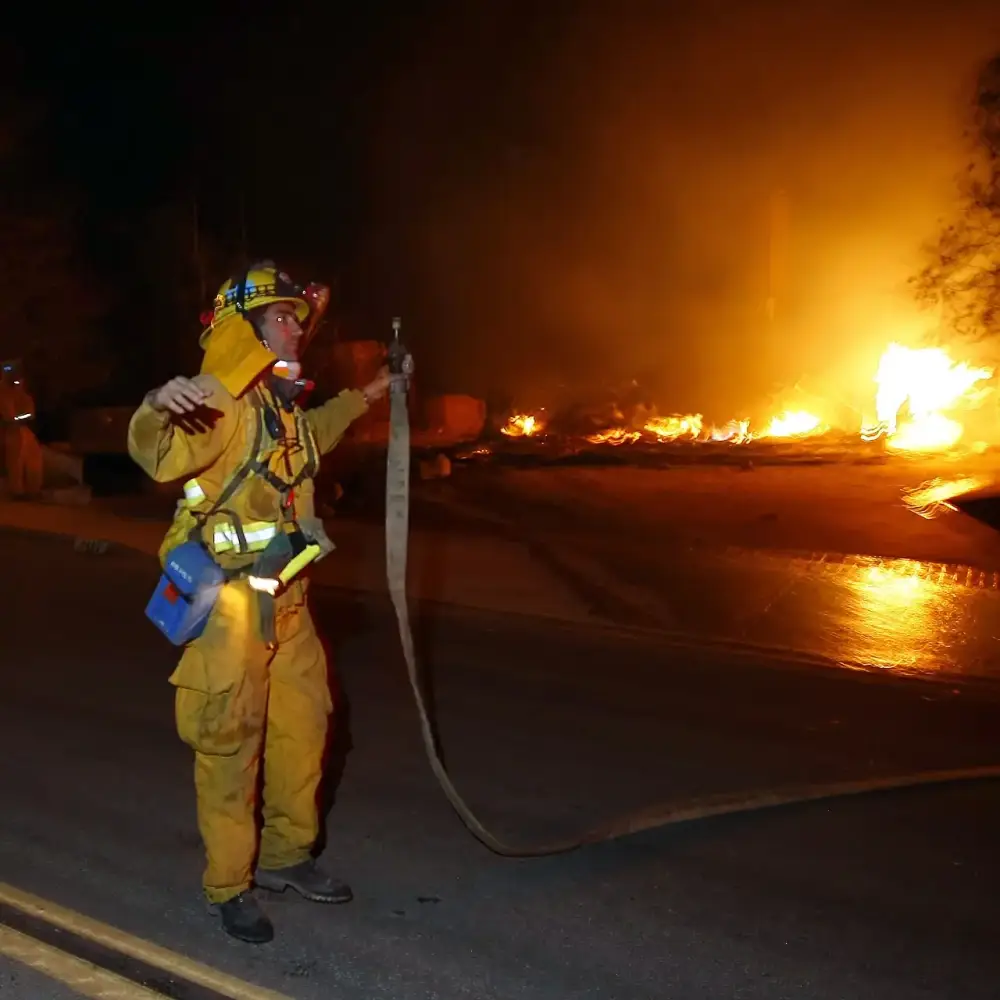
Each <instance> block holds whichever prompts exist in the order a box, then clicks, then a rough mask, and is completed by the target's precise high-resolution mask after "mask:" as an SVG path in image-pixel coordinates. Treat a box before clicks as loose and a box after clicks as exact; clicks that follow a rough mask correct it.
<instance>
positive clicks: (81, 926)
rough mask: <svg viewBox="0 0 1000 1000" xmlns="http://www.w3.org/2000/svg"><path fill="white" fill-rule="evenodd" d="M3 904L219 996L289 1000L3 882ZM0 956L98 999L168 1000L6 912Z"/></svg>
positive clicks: (0, 925)
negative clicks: (16, 922)
mask: <svg viewBox="0 0 1000 1000" xmlns="http://www.w3.org/2000/svg"><path fill="white" fill-rule="evenodd" d="M0 904H4V905H6V906H8V907H10V908H11V909H14V910H17V911H18V912H19V913H22V914H24V916H26V917H29V918H32V919H34V920H41V921H44V922H45V923H46V924H48V925H49V926H50V927H53V928H57V929H59V930H61V931H64V932H66V933H68V934H73V935H75V936H76V937H78V938H82V939H84V940H85V941H88V942H90V943H92V944H96V945H100V946H101V947H102V948H105V949H109V950H111V951H114V952H117V953H118V954H119V955H124V956H126V957H128V958H131V959H134V960H136V961H139V962H142V963H144V964H145V965H147V966H152V967H153V968H155V969H157V970H159V971H160V972H163V973H166V974H167V975H169V976H172V977H174V978H177V979H184V980H187V981H188V982H189V983H193V984H196V985H198V986H201V987H203V988H206V989H210V990H213V991H214V992H215V993H217V994H219V996H220V997H226V998H229V1000H290V998H289V997H287V996H286V995H285V994H283V993H275V992H274V991H273V990H268V989H264V988H263V987H261V986H254V985H253V984H252V983H247V982H244V981H243V980H242V979H237V978H236V977H235V976H230V975H227V974H226V973H224V972H219V970H218V969H213V968H211V966H208V965H202V964H201V963H200V962H196V961H194V960H193V959H190V958H187V957H185V956H184V955H179V954H177V952H174V951H170V950H169V949H167V948H161V947H160V946H159V945H155V944H152V943H150V942H149V941H144V940H143V939H142V938H138V937H134V936H133V935H131V934H126V933H125V932H124V931H120V930H118V929H117V928H115V927H111V926H110V925H108V924H102V923H101V922H100V921H97V920H92V919H91V918H90V917H86V916H84V915H83V914H82V913H76V912H74V911H73V910H68V909H66V908H65V907H62V906H57V905H56V904H55V903H50V902H48V901H47V900H45V899H40V898H39V897H38V896H33V895H31V893H28V892H22V891H21V890H20V889H16V888H14V887H13V886H10V885H7V884H6V883H4V882H0ZM0 954H2V955H6V956H7V957H8V958H11V959H13V960H14V961H15V962H19V963H20V964H22V965H26V966H29V967H30V968H32V969H35V970H36V971H38V972H40V973H42V974H43V975H45V976H48V977H49V978H50V979H56V980H58V981H59V982H61V983H63V984H65V985H66V986H68V987H69V988H70V989H72V990H74V991H75V992H77V993H79V994H80V995H81V996H85V997H92V998H94V1000H163V997H164V994H163V993H158V992H156V990H153V989H150V988H149V987H147V986H143V985H142V984H141V983H138V982H135V981H133V980H131V979H127V978H125V977H124V976H120V975H118V974H117V973H115V972H110V971H108V970H107V969H104V968H101V966H99V965H95V964H94V963H93V962H89V961H87V960H86V959H83V958H78V957H77V956H76V955H72V954H70V953H69V952H66V951H63V950H61V949H60V948H57V947H55V946H54V945H51V944H47V943H45V942H44V941H40V940H38V939H37V938H35V937H32V936H31V935H30V934H26V933H24V932H23V931H20V930H16V929H15V928H13V927H10V926H8V925H7V924H5V923H3V922H2V914H0Z"/></svg>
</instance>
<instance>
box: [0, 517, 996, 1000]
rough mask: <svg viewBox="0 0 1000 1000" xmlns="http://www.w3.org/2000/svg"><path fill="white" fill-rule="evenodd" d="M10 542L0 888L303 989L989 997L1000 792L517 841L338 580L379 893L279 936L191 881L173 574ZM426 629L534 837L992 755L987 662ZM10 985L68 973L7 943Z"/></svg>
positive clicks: (358, 858) (358, 838)
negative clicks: (439, 761) (715, 800)
mask: <svg viewBox="0 0 1000 1000" xmlns="http://www.w3.org/2000/svg"><path fill="white" fill-rule="evenodd" d="M0 541H2V544H3V551H4V553H5V555H6V557H7V558H6V562H5V565H6V567H7V568H8V573H9V575H8V580H7V584H6V586H5V589H4V622H5V625H6V629H5V635H4V641H3V647H2V650H3V652H2V655H0V678H2V681H0V690H2V692H3V696H2V698H0V789H2V793H3V806H2V810H0V882H5V883H8V884H11V885H14V886H17V887H19V888H21V889H24V890H27V891H30V892H32V893H35V894H37V895H39V896H42V897H45V898H46V899H49V900H52V901H55V902H57V903H59V904H62V905H63V906H67V907H71V908H73V909H74V910H77V911H80V912H81V913H85V914H87V915H89V916H91V917H94V918H96V919H99V920H102V921H105V922H107V923H109V924H112V925H114V926H116V927H119V928H121V929H123V930H126V931H128V932H130V933H132V934H136V935H139V936H142V937H143V938H146V939H148V940H149V941H152V942H155V943H158V944H160V945H164V946H166V947H168V948H171V949H173V950H174V951H177V952H179V953H182V954H185V955H188V956H191V957H193V958H196V959H198V960H200V961H202V962H205V963H208V964H210V965H213V966H215V967H217V968H219V969H222V970H225V971H228V972H230V973H232V974H234V975H237V976H239V977H241V978H244V979H246V980H248V981H250V982H254V983H258V984H261V985H264V986H268V987H270V988H272V989H275V990H278V991H280V992H282V993H283V994H286V995H287V996H289V997H295V998H303V1000H305V998H317V1000H318V998H324V1000H326V998H340V997H343V998H348V1000H350V998H362V997H364V998H371V997H392V998H397V997H398V998H402V997H406V998H425V997H426V998H431V997H442V998H457V997H470V998H472V997H475V998H483V997H490V998H493V997H496V998H515V997H517V998H527V1000H542V998H545V1000H550V998H563V997H566V998H585V997H586V998H615V1000H629V998H636V1000H638V998H643V1000H648V998H649V997H668V996H669V997H683V998H686V997H727V998H728V997H759V998H779V997H799V996H803V997H804V996H808V997H811V998H845V997H850V998H852V1000H864V998H872V1000H876V998H877V1000H896V998H917V997H920V998H923V997H956V998H957V997H961V998H967V1000H972V998H978V997H982V998H987V997H990V998H992V997H995V996H996V995H997V985H996V984H997V982H998V981H1000V953H998V950H997V948H996V942H995V928H996V897H997V888H998V875H1000V860H998V852H997V850H996V844H997V842H998V839H1000V785H997V784H990V783H979V784H968V785H951V786H946V787H941V788H935V789H916V790H910V791H906V792H896V793H888V794H882V795H878V796H869V797H863V798H855V799H850V800H838V801H829V802H820V803H814V804H811V805H806V806H800V807H791V808H786V809H780V810H773V811H767V812H760V813H756V814H753V815H744V816H739V817H733V818H728V819H722V820H713V821H708V822H703V823H694V824H688V825H684V826H680V827H676V828H673V829H670V830H666V831H657V832H649V833H645V834H641V835H637V836H634V837H631V838H627V839H624V840H621V841H618V842H616V843H611V844H605V845H601V846H598V847H592V848H587V849H584V850H581V851H579V852H577V853H575V854H571V855H567V856H562V857H556V858H549V859H546V860H525V861H509V860H503V859H500V858H497V857H495V856H493V855H491V854H490V853H488V852H487V851H486V850H485V849H483V848H482V847H481V846H480V845H478V844H477V843H476V842H475V841H474V840H473V839H472V838H471V837H470V836H469V835H468V834H467V833H466V831H465V830H464V828H463V827H462V826H461V824H460V822H459V821H458V819H457V818H456V817H455V815H454V814H453V813H452V812H451V810H450V809H449V807H448V806H447V804H446V803H445V801H444V799H443V797H442V796H441V794H440V792H439V790H438V789H437V787H436V785H435V784H434V780H433V778H432V776H431V775H430V773H429V770H428V768H427V765H426V763H425V761H424V758H423V752H422V749H421V745H420V742H419V736H418V732H417V727H416V719H415V715H414V711H413V708H412V705H411V703H410V698H409V693H408V689H407V687H406V682H405V677H404V673H403V666H402V662H401V659H400V657H399V654H398V642H397V640H396V638H395V636H394V634H393V632H392V624H391V619H390V617H389V616H388V613H387V609H386V608H385V607H384V606H382V605H380V604H378V603H377V602H369V603H367V604H359V603H356V602H355V600H353V599H351V598H349V597H347V596H345V595H337V594H330V593H327V594H318V595H317V617H318V618H319V619H320V620H321V621H322V623H323V625H324V626H325V628H326V630H327V632H328V633H329V635H330V636H331V638H332V639H333V641H334V643H335V646H336V649H337V656H338V663H339V669H340V674H341V677H342V679H343V686H344V690H345V693H346V698H347V699H349V708H350V710H349V712H345V713H344V716H345V718H344V719H343V720H342V733H344V734H346V733H347V732H348V731H349V732H350V735H351V739H350V740H349V741H348V739H347V738H346V735H345V737H344V739H343V740H342V742H341V745H342V747H343V748H345V749H347V748H348V745H349V744H350V746H349V752H347V754H346V769H345V771H344V777H343V780H342V782H341V783H340V786H339V789H338V791H337V795H336V801H335V804H334V806H333V809H332V812H331V816H330V827H329V848H328V851H327V854H326V858H325V861H326V863H327V864H328V866H329V867H331V868H332V869H335V870H336V871H337V872H339V873H341V874H343V875H344V876H346V877H348V878H349V879H350V880H351V881H352V883H353V884H354V886H355V890H356V896H357V898H356V900H355V902H354V903H353V904H351V905H350V906H346V907H335V908H332V909H322V908H317V907H316V906H313V905H310V904H308V903H305V902H303V901H300V900H294V899H286V898H285V897H267V898H266V899H265V905H267V906H268V907H269V909H270V911H271V913H272V916H273V917H274V919H275V922H276V924H277V927H278V938H277V940H276V941H275V942H274V943H273V944H272V945H269V946H267V947H264V948H257V949H255V948H252V947H250V946H245V945H241V944H239V943H237V942H234V941H231V940H229V939H228V938H226V937H225V936H224V935H223V934H222V932H221V930H219V929H218V927H217V926H216V923H215V919H214V918H213V917H211V916H210V915H209V914H208V913H207V912H206V909H205V907H204V905H203V904H202V902H201V900H200V896H199V887H198V880H199V873H200V868H201V855H200V847H199V843H198V838H197V833H196V828H195V822H194V808H193V792H192V789H191V781H190V772H191V762H190V759H189V754H188V751H187V750H186V748H185V747H183V746H182V745H181V744H180V743H179V742H178V740H177V739H176V737H175V735H174V733H173V727H172V704H171V695H170V689H169V687H168V685H167V684H166V677H167V675H168V673H169V671H170V667H171V664H172V662H173V660H174V653H173V650H172V649H171V648H170V647H169V646H167V644H166V643H165V642H163V641H162V640H161V639H160V638H159V637H158V636H157V634H156V633H155V631H154V630H153V629H152V626H149V625H147V624H146V622H145V621H144V619H143V617H142V607H143V604H144V602H145V599H146V596H147V594H148V593H149V591H150V590H151V588H152V586H153V583H154V578H155V567H154V566H153V565H152V564H151V563H150V562H149V561H148V560H146V559H143V558H141V557H138V556H134V555H130V554H128V553H111V554H107V555H104V556H86V555H82V554H76V553H74V552H73V551H72V547H71V545H70V544H69V543H67V542H62V541H57V540H44V539H37V538H34V539H31V538H25V537H21V536H16V535H13V534H10V533H6V534H0ZM419 643H420V645H421V649H422V652H423V654H424V659H425V662H426V663H428V664H429V665H430V668H431V670H432V672H433V678H434V688H435V695H436V699H437V704H438V710H439V721H440V728H441V735H442V738H443V741H444V744H445V747H446V749H447V751H448V759H449V764H450V765H451V767H452V770H453V773H454V775H455V777H456V779H457V781H458V783H459V785H460V787H461V788H462V789H463V790H464V791H465V792H466V793H467V794H468V796H469V798H470V800H471V801H472V803H473V805H474V806H475V807H476V808H477V809H479V810H480V811H481V813H482V815H483V818H484V819H486V820H488V821H489V822H490V823H495V825H496V826H497V827H498V828H499V831H500V832H502V833H505V834H508V835H511V836H516V837H518V838H520V839H537V838H547V837H550V836H557V835H562V834H566V833H569V832H572V831H574V830H576V829H582V828H585V827H588V826H590V825H592V824H594V823H598V822H601V821H603V820H606V819H609V818H610V817H612V816H613V815H615V814H617V813H619V812H622V811H626V810H630V809H634V808H639V807H642V806H645V805H648V804H649V803H651V802H654V801H659V800H666V799H674V798H686V797H688V796H691V795H701V794H705V793H710V792H721V791H736V790H741V789H751V788H758V787H761V786H769V785H780V784H785V783H788V782H793V781H796V782H798V781H819V780H827V779H830V780H833V779H839V778H861V777H865V776H873V775H883V774H889V773H896V772H899V771H904V770H911V769H913V770H921V769H925V768H940V767H959V766H964V765H974V764H986V763H995V762H1000V746H998V740H997V732H998V723H1000V689H997V688H995V687H994V686H993V685H992V684H990V683H986V682H953V681H948V682H946V683H945V682H942V681H941V680H938V681H935V682H920V681H913V680H897V679H891V678H889V677H887V676H885V675H871V674H866V673H863V672H856V671H846V670H825V671H824V670H819V669H803V668H802V667H801V666H795V665H792V664H790V663H782V662H778V661H774V660H772V661H769V662H761V661H760V660H758V659H755V658H754V657H753V656H749V655H737V654H736V653H733V652H727V653H725V654H724V653H722V652H720V651H719V650H715V651H712V650H707V649H702V650H699V649H698V648H694V647H670V646H667V645H664V644H663V643H661V642H654V641H653V640H651V639H647V638H643V637H641V636H638V635H634V634H633V635H627V634H616V633H612V632H599V631H583V630H580V629H570V628H559V627H556V626H552V625H542V624H539V623H537V622H534V621H532V620H531V619H527V618H525V619H514V618H507V619H503V620H500V619H497V618H491V617H489V616H485V615H478V614H476V615H473V614H471V613H461V614H453V613H451V612H445V611H438V612H428V613H427V614H425V615H424V616H423V617H422V618H421V628H420V638H419ZM8 995H9V996H11V997H15V998H24V1000H39V998H42V997H59V998H61V997H63V996H66V995H67V993H66V991H65V989H64V987H62V986H60V985H59V984H50V983H49V981H48V980H46V979H43V978H41V977H39V975H38V974H36V973H30V974H29V973H26V972H24V971H23V970H21V969H20V968H19V967H18V966H13V965H11V964H10V963H8V962H0V997H6V996H8ZM165 995H169V994H165ZM174 995H177V996H180V995H182V994H181V993H176V994H174Z"/></svg>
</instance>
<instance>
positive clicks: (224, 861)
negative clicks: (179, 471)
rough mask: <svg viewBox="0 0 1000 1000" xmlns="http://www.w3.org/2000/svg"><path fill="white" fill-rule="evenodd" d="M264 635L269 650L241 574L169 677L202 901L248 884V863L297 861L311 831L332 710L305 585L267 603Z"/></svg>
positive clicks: (315, 829) (306, 850)
mask: <svg viewBox="0 0 1000 1000" xmlns="http://www.w3.org/2000/svg"><path fill="white" fill-rule="evenodd" d="M275 634H276V645H275V647H274V648H268V647H267V646H266V645H265V644H264V642H263V641H262V640H261V639H260V638H259V633H258V629H257V626H256V600H255V595H254V594H253V592H252V591H251V590H250V589H249V587H248V586H247V584H246V583H245V581H237V582H233V583H229V584H227V585H226V586H225V587H224V588H223V591H222V594H221V596H220V598H219V601H218V603H217V604H216V607H215V609H214V610H213V612H212V615H211V617H210V618H209V621H208V624H207V625H206V627H205V631H204V632H203V633H202V635H201V636H200V637H199V638H198V639H196V640H195V641H194V642H192V643H191V644H190V645H189V646H188V647H187V649H186V650H185V651H184V655H183V656H182V657H181V661H180V663H179V664H178V665H177V669H176V670H175V671H174V673H173V675H172V676H171V678H170V681H171V683H172V684H173V685H174V686H175V687H176V718H177V731H178V733H179V735H180V737H181V739H182V740H184V742H185V743H187V744H188V745H189V746H190V747H192V748H193V749H194V751H195V788H196V791H197V799H198V827H199V829H200V831H201V837H202V840H203V841H204V845H205V853H206V856H207V864H206V867H205V875H204V887H205V895H206V896H207V898H208V899H209V901H210V902H213V903H221V902H225V901H226V900H227V899H231V898H232V897H233V896H236V895H238V894H239V893H241V892H243V891H244V890H245V889H247V888H249V887H250V885H251V882H252V877H253V876H252V873H253V867H254V860H255V858H256V859H257V863H258V865H259V867H261V868H265V869H277V868H285V867H287V866H289V865H294V864H298V863H299V862H301V861H305V860H306V859H307V858H308V857H309V856H310V850H311V848H312V846H313V844H314V842H315V840H316V838H317V836H318V833H319V803H318V794H319V784H320V779H321V776H322V771H323V763H324V757H325V749H326V746H327V737H328V730H329V727H330V716H331V712H332V709H333V705H332V701H331V697H330V688H329V683H328V678H327V661H326V653H325V650H324V648H323V645H322V643H321V642H320V639H319V637H318V636H317V634H316V629H315V626H314V625H313V621H312V616H311V615H310V613H309V610H308V608H307V606H306V603H305V585H304V584H302V583H296V584H293V585H292V587H291V588H290V589H289V591H288V592H287V593H285V594H284V595H282V596H281V597H279V598H278V600H277V614H276V628H275ZM261 758H263V801H262V809H261V812H262V814H263V828H262V830H261V833H260V837H259V854H258V835H257V819H256V813H257V801H258V787H259V782H260V778H261Z"/></svg>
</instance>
